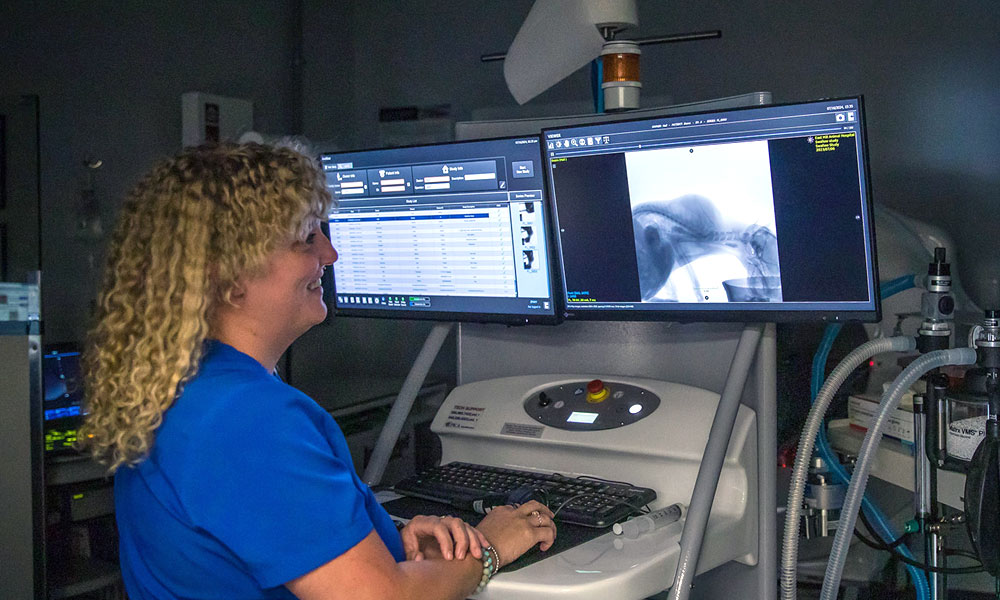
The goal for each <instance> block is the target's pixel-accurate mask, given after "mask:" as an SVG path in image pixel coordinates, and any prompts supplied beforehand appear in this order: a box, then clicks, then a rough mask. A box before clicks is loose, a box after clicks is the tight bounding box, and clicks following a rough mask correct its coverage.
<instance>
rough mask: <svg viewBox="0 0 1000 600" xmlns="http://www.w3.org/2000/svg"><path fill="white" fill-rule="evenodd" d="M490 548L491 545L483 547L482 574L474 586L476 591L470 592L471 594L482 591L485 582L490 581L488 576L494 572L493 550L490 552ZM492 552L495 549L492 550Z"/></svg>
mask: <svg viewBox="0 0 1000 600" xmlns="http://www.w3.org/2000/svg"><path fill="white" fill-rule="evenodd" d="M491 549H493V546H487V547H486V548H483V576H482V578H480V580H479V585H477V586H476V591H474V592H472V593H473V594H478V593H479V592H481V591H483V588H484V587H486V584H487V583H489V582H490V578H491V577H493V573H495V572H496V569H495V568H494V562H493V552H490V550H491ZM494 552H496V551H495V550H494Z"/></svg>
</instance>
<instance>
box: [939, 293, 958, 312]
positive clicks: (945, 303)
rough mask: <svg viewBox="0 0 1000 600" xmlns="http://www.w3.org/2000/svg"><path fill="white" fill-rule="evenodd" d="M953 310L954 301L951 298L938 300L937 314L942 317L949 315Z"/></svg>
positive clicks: (943, 297)
mask: <svg viewBox="0 0 1000 600" xmlns="http://www.w3.org/2000/svg"><path fill="white" fill-rule="evenodd" d="M954 310H955V299H954V298H952V297H951V296H941V299H940V300H938V312H940V313H941V314H942V315H950V314H951V313H952V311H954Z"/></svg>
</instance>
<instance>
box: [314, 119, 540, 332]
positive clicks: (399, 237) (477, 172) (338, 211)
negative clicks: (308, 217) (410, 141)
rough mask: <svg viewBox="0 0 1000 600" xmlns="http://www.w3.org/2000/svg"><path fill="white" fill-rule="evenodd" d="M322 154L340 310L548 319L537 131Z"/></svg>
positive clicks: (506, 319)
mask: <svg viewBox="0 0 1000 600" xmlns="http://www.w3.org/2000/svg"><path fill="white" fill-rule="evenodd" d="M320 158H321V162H322V165H323V170H324V173H325V176H326V180H327V186H328V188H329V189H330V192H331V194H332V195H333V196H334V198H335V200H336V207H335V208H333V209H332V210H331V212H330V215H329V230H330V238H331V241H332V242H333V245H334V247H335V248H336V249H337V252H338V254H339V258H338V260H337V262H336V263H335V264H334V266H333V280H334V292H333V297H334V298H333V300H334V305H335V307H336V311H337V314H338V315H344V316H367V317H388V318H406V319H434V320H454V321H472V322H488V323H489V322H495V323H507V324H527V323H549V324H551V323H555V322H556V321H557V315H558V314H559V311H557V309H556V305H555V295H554V293H553V284H552V281H553V270H552V265H551V260H552V253H551V245H552V243H551V240H550V238H549V234H548V230H549V227H548V222H547V220H548V215H549V212H548V206H547V195H546V193H545V186H544V183H543V181H544V180H543V175H542V153H541V148H540V144H539V138H538V136H537V135H531V136H521V137H513V138H500V139H489V140H475V141H465V142H451V143H443V144H431V145H422V146H411V147H405V148H385V149H376V150H363V151H355V152H340V153H327V154H323V155H321V157H320Z"/></svg>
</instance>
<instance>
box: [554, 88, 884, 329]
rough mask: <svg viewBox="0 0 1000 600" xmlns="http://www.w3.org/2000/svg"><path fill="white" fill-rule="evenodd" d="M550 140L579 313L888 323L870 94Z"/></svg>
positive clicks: (565, 268) (568, 272) (557, 131)
mask: <svg viewBox="0 0 1000 600" xmlns="http://www.w3.org/2000/svg"><path fill="white" fill-rule="evenodd" d="M542 137H543V142H544V144H545V158H546V160H545V169H546V171H547V176H548V188H549V193H550V196H551V202H552V209H553V216H554V228H555V230H556V232H557V248H556V251H557V252H556V254H557V261H558V263H559V265H560V267H561V272H562V277H563V288H562V290H563V292H562V293H563V295H564V297H563V298H562V300H563V301H564V303H565V304H564V305H565V315H564V316H565V317H566V318H570V319H573V318H575V319H609V320H615V319H620V320H671V321H674V320H676V321H736V322H745V321H778V322H780V321H804V320H830V321H841V320H858V321H875V320H878V319H879V318H880V303H879V294H878V280H877V269H876V262H875V241H874V233H873V220H872V201H871V194H870V192H869V175H868V160H867V143H866V140H865V128H864V107H863V103H862V99H861V98H860V97H852V98H842V99H836V100H823V101H816V102H805V103H797V104H785V105H772V106H765V107H752V108H742V109H732V110H721V111H715V112H701V113H693V114H686V115H676V116H668V117H661V118H648V119H640V120H631V121H619V122H609V123H598V124H589V125H584V126H569V127H560V128H551V129H545V130H544V131H543V132H542Z"/></svg>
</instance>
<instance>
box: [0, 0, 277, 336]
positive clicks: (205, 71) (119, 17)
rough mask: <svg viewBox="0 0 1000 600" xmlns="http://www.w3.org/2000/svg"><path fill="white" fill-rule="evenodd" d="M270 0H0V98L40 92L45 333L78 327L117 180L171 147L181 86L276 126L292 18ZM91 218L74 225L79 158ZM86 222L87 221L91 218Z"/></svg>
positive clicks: (122, 185)
mask: <svg viewBox="0 0 1000 600" xmlns="http://www.w3.org/2000/svg"><path fill="white" fill-rule="evenodd" d="M290 6H291V3H289V2H286V1H282V0H270V1H255V2H252V3H244V2H235V1H233V2H228V1H227V2H198V1H193V0H181V1H177V2H169V3H149V2H110V1H102V0H99V1H96V2H86V3H85V2H58V3H50V2H29V1H26V0H17V1H14V2H5V3H2V4H0V39H3V40H4V42H3V49H2V51H0V73H2V76H0V96H3V95H20V94H36V95H38V96H39V105H40V107H39V116H40V123H39V132H40V138H41V140H40V147H41V198H42V232H43V233H42V236H43V237H42V243H43V248H42V251H43V254H44V256H43V271H44V275H43V278H44V284H43V315H44V319H45V324H46V334H47V336H46V337H47V339H48V340H49V341H66V340H77V339H80V337H81V336H82V335H83V332H84V330H85V328H86V323H87V319H88V314H89V310H90V309H89V305H90V302H91V299H92V298H93V297H94V295H95V289H96V285H97V282H98V279H99V277H100V275H99V273H100V268H101V267H100V265H101V260H102V258H101V254H102V251H103V247H104V244H105V242H106V239H107V236H108V233H109V230H110V229H111V228H112V227H113V223H114V217H115V214H116V212H117V207H118V206H119V205H120V199H121V197H122V195H123V194H124V192H125V190H126V189H127V188H128V187H129V186H130V185H131V184H132V183H134V182H135V180H136V179H137V178H138V177H139V176H140V175H141V174H142V173H143V172H144V171H146V170H147V169H148V168H149V166H150V165H151V164H152V162H153V161H154V160H156V159H157V158H160V157H164V156H168V155H171V154H173V153H175V152H177V151H178V150H179V149H180V147H181V109H180V106H181V102H180V97H181V94H182V93H184V92H188V91H202V92H207V93H211V94H218V95H223V96H234V97H239V98H245V99H249V100H252V101H253V102H254V109H255V127H256V128H257V129H259V130H261V131H279V132H283V131H288V130H289V128H290V127H291V124H292V122H293V115H292V110H291V109H292V89H293V85H292V75H291V74H292V71H291V69H290V65H291V60H292V48H293V42H294V40H295V37H296V28H295V26H294V20H293V18H292V17H293V15H292V12H291V11H290ZM87 158H96V159H100V160H102V161H103V166H102V167H101V168H100V169H98V170H97V171H95V173H94V188H95V197H96V200H97V202H98V208H99V216H100V226H101V229H100V230H98V229H97V228H96V227H90V228H88V229H86V230H80V229H79V228H78V226H77V221H78V217H80V216H81V212H82V211H83V210H84V209H83V208H82V207H81V200H80V198H81V188H83V187H86V186H87V179H86V173H85V169H84V167H83V161H84V160H85V159H87ZM93 224H94V223H93V222H92V225H93Z"/></svg>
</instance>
